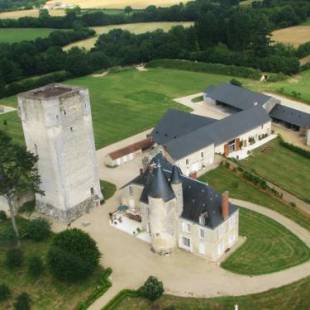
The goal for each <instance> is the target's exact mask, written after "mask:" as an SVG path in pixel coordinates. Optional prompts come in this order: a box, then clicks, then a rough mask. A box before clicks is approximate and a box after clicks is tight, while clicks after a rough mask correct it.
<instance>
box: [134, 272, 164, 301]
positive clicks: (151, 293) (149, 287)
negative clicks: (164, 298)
mask: <svg viewBox="0 0 310 310" xmlns="http://www.w3.org/2000/svg"><path fill="white" fill-rule="evenodd" d="M139 292H140V294H141V295H142V296H143V297H145V298H147V299H149V300H151V301H154V300H156V299H158V298H159V297H160V296H161V295H162V294H163V293H164V286H163V283H162V282H161V281H159V280H158V279H157V278H155V277H153V276H150V277H149V278H148V279H147V280H146V281H145V283H144V284H143V286H142V287H141V288H140V289H139Z"/></svg>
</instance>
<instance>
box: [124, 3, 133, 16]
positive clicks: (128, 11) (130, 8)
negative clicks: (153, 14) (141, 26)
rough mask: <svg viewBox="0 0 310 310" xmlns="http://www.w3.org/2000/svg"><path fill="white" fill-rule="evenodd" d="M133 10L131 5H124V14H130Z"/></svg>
mask: <svg viewBox="0 0 310 310" xmlns="http://www.w3.org/2000/svg"><path fill="white" fill-rule="evenodd" d="M132 11H133V9H132V7H131V6H129V5H128V6H126V7H125V9H124V12H125V14H127V15H130V13H131V12H132Z"/></svg>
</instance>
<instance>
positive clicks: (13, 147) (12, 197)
mask: <svg viewBox="0 0 310 310" xmlns="http://www.w3.org/2000/svg"><path fill="white" fill-rule="evenodd" d="M0 149H1V152H0V195H1V196H4V197H5V198H6V199H7V201H8V205H9V209H10V216H11V221H12V226H13V229H14V232H15V236H16V239H17V244H18V246H19V245H20V235H19V231H18V228H17V225H16V219H15V216H16V200H17V198H18V197H19V196H20V195H22V194H25V193H27V192H33V193H41V194H43V192H42V191H41V190H40V188H39V185H40V177H39V174H38V170H37V167H36V166H35V164H36V162H37V161H38V157H37V156H35V155H33V154H32V153H30V152H28V151H27V150H26V149H25V147H23V146H20V145H18V144H15V143H13V142H12V139H11V138H10V137H9V136H8V135H7V134H6V133H5V132H3V131H1V130H0ZM2 150H4V151H2Z"/></svg>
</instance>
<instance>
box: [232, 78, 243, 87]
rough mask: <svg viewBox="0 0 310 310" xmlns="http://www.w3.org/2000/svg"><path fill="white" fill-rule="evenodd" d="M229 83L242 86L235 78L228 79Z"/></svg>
mask: <svg viewBox="0 0 310 310" xmlns="http://www.w3.org/2000/svg"><path fill="white" fill-rule="evenodd" d="M230 84H232V85H235V86H239V87H242V83H241V82H240V81H239V80H237V79H231V80H230Z"/></svg>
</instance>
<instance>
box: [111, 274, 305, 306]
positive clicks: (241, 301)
mask: <svg viewBox="0 0 310 310" xmlns="http://www.w3.org/2000/svg"><path fill="white" fill-rule="evenodd" d="M309 291H310V277H308V278H305V279H303V280H300V281H298V282H295V283H292V284H290V285H286V286H283V287H280V288H276V289H272V290H269V291H267V292H263V293H260V294H251V295H246V296H238V297H217V298H209V299H203V298H182V297H175V296H170V295H164V296H163V297H161V298H160V299H159V300H158V301H156V302H154V303H153V304H151V303H150V302H149V301H147V300H145V299H142V298H127V299H125V300H124V301H123V302H122V303H121V304H120V305H119V306H118V307H116V308H115V309H117V310H150V309H169V308H168V307H171V309H177V310H215V309H216V310H230V309H234V305H235V304H238V305H239V309H240V310H242V309H244V310H262V309H265V310H267V309H268V310H289V309H290V310H293V309H295V310H306V309H309V308H310V299H309ZM154 305H159V307H157V308H156V307H155V306H154ZM172 306H174V307H175V308H172Z"/></svg>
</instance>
